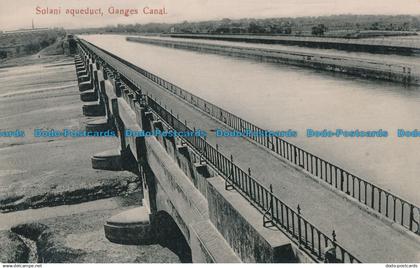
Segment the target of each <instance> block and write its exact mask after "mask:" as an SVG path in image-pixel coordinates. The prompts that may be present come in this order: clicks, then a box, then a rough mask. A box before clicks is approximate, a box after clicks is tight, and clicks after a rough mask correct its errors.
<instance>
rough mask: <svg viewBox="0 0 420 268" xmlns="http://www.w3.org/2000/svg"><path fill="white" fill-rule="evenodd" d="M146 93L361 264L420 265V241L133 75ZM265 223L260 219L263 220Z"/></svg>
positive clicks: (149, 82)
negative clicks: (225, 134)
mask: <svg viewBox="0 0 420 268" xmlns="http://www.w3.org/2000/svg"><path fill="white" fill-rule="evenodd" d="M134 75H135V76H137V77H136V80H137V81H139V82H140V84H141V85H142V89H143V90H144V91H145V93H146V92H148V93H149V94H152V95H153V97H157V98H158V100H160V101H161V102H162V105H163V106H164V105H167V107H170V109H172V111H173V113H174V114H178V115H179V117H180V119H182V120H186V121H187V122H188V125H189V126H190V127H196V128H199V129H202V130H205V131H207V132H208V133H209V136H208V138H207V141H208V142H209V143H210V144H212V145H215V144H216V143H217V144H218V145H219V150H220V151H221V152H222V153H223V154H225V155H226V156H229V155H231V154H232V155H233V156H234V162H235V163H236V164H237V165H238V166H239V167H241V168H242V169H244V170H246V169H247V168H251V170H252V174H253V176H254V177H255V178H258V179H259V180H260V181H261V182H262V183H263V184H264V185H266V186H268V185H269V184H273V189H274V192H275V194H276V195H277V196H279V197H280V199H281V200H282V201H284V202H285V203H286V204H288V205H289V206H291V207H294V208H296V207H297V205H298V204H299V205H300V207H301V209H302V214H303V215H304V217H305V218H306V219H308V220H309V221H310V222H312V223H313V224H315V226H317V227H318V228H320V230H321V231H323V232H324V233H326V234H331V232H332V230H335V231H336V233H337V240H338V241H339V243H340V244H341V245H342V246H344V247H345V248H346V249H347V250H348V251H349V252H350V253H352V254H354V255H355V256H356V257H358V258H359V259H360V260H361V261H363V262H419V261H420V240H419V239H418V238H417V237H414V235H411V234H410V235H407V234H406V233H405V232H403V231H401V230H398V229H397V228H394V227H392V226H390V225H389V224H388V223H385V222H383V221H382V220H380V219H379V218H377V217H375V216H372V215H370V214H369V213H368V212H366V211H365V210H363V209H361V208H360V207H359V206H358V205H356V204H355V203H354V202H352V201H349V200H347V199H346V198H344V197H342V196H340V195H338V194H336V193H335V192H333V191H332V190H330V189H328V188H326V186H325V185H322V184H320V183H319V182H317V181H315V180H314V179H312V178H310V177H309V176H308V175H306V174H304V173H303V172H300V171H298V170H296V169H295V168H294V167H292V166H291V165H289V164H286V163H285V162H283V161H282V160H280V159H279V157H278V156H276V155H274V154H272V153H271V152H269V151H268V150H266V149H264V148H262V147H261V146H259V145H256V144H255V143H253V142H251V141H249V140H247V139H244V138H221V137H215V135H214V134H213V133H211V132H212V131H213V130H214V129H217V128H219V129H225V130H227V128H226V127H225V126H224V125H223V124H222V123H220V122H219V121H217V120H215V119H213V118H211V117H209V116H208V115H206V114H204V113H203V112H201V111H198V110H197V109H195V108H194V107H193V106H192V105H190V104H187V103H186V102H184V101H182V100H181V99H179V98H178V97H176V96H174V95H172V94H170V93H168V92H167V91H164V90H163V89H158V88H157V85H156V84H154V83H152V82H151V81H150V80H148V79H146V78H144V77H143V76H141V75H140V74H134ZM261 222H262V218H261Z"/></svg>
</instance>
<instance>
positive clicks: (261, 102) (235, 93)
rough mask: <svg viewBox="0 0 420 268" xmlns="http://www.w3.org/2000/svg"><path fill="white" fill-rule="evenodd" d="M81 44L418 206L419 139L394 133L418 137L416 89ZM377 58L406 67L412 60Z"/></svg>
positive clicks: (173, 52) (177, 53)
mask: <svg viewBox="0 0 420 268" xmlns="http://www.w3.org/2000/svg"><path fill="white" fill-rule="evenodd" d="M83 38H84V39H86V40H87V41H90V42H92V43H93V44H95V45H98V46H100V47H101V48H104V49H106V50H108V51H110V52H112V53H115V54H116V55H118V56H120V57H122V58H124V59H126V60H128V61H130V62H132V63H134V64H136V65H138V66H140V67H142V68H144V69H146V70H148V71H150V72H152V73H154V74H156V75H158V76H160V77H162V78H164V79H166V80H168V81H170V82H172V83H174V84H176V85H178V86H180V87H181V88H184V89H186V90H188V91H190V92H192V93H194V94H196V95H198V96H200V97H202V98H204V99H206V100H208V101H210V102H212V103H214V104H216V105H218V106H220V107H222V108H224V109H226V110H228V111H230V112H232V113H234V114H236V115H238V116H240V117H242V118H244V119H245V120H248V121H250V122H252V123H254V124H256V125H257V126H260V127H261V128H265V129H270V130H288V129H294V130H297V131H298V137H297V138H289V139H288V140H289V141H290V142H292V143H294V144H297V145H299V146H300V147H302V148H303V149H305V150H307V151H309V152H312V153H313V154H315V155H318V156H320V157H322V158H324V159H325V160H328V161H330V162H332V163H334V164H336V165H338V166H340V167H342V168H344V169H346V170H348V171H350V172H352V173H354V174H355V175H358V176H359V177H361V178H364V179H366V180H368V181H370V182H373V183H375V184H377V185H378V186H380V187H382V188H384V189H388V190H390V191H392V192H393V193H395V194H397V195H399V196H401V197H402V198H405V199H408V200H409V201H411V202H414V203H415V204H417V205H418V204H419V203H420V196H419V195H418V189H420V179H419V174H420V157H418V151H419V150H420V137H419V138H399V137H397V130H398V129H405V130H414V129H419V130H420V117H419V116H418V115H419V114H420V90H419V88H415V87H405V86H403V85H399V84H394V83H387V82H380V81H371V80H365V79H361V78H360V79H359V78H355V77H348V76H345V75H338V74H330V73H326V72H321V71H317V70H312V69H304V68H299V67H293V66H286V65H279V64H272V63H265V62H258V61H254V60H249V59H240V58H233V57H227V56H220V55H213V54H206V53H198V52H192V51H186V50H178V49H171V48H166V47H160V46H153V45H146V44H140V43H134V42H127V41H126V40H125V36H120V35H90V36H83ZM283 48H284V46H282V49H283ZM334 53H340V54H342V53H344V52H341V51H340V52H338V51H336V52H334ZM349 56H354V53H352V54H350V53H349ZM375 57H376V56H375ZM382 57H384V58H386V57H390V59H391V58H392V60H393V61H398V62H405V61H406V62H407V63H413V58H412V57H411V58H410V57H404V56H395V55H394V56H382ZM308 128H311V129H315V130H323V129H331V130H335V129H338V128H340V129H344V130H355V129H359V130H379V129H382V130H386V131H388V133H389V136H388V137H387V138H343V137H341V138H308V137H306V130H307V129H308ZM244 153H246V152H244Z"/></svg>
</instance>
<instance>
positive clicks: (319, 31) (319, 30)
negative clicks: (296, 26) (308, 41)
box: [312, 24, 327, 36]
mask: <svg viewBox="0 0 420 268" xmlns="http://www.w3.org/2000/svg"><path fill="white" fill-rule="evenodd" d="M326 31H327V27H326V26H325V25H324V24H318V25H317V26H313V27H312V35H315V36H323V35H324V33H325V32H326Z"/></svg>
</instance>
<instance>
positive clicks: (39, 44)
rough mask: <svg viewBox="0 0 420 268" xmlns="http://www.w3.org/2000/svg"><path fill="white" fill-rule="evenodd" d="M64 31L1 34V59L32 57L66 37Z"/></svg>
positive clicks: (29, 31)
mask: <svg viewBox="0 0 420 268" xmlns="http://www.w3.org/2000/svg"><path fill="white" fill-rule="evenodd" d="M64 35H65V32H64V30H62V29H54V30H48V29H47V30H28V31H16V32H9V33H2V34H0V59H5V58H13V57H17V56H24V55H31V54H34V53H37V52H39V51H40V50H41V49H43V48H46V47H48V46H50V45H51V44H53V43H55V42H56V40H57V38H58V37H61V36H64Z"/></svg>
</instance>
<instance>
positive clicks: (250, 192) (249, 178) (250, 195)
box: [248, 168, 253, 203]
mask: <svg viewBox="0 0 420 268" xmlns="http://www.w3.org/2000/svg"><path fill="white" fill-rule="evenodd" d="M248 190H249V193H248V194H249V197H250V200H249V202H250V203H252V200H253V197H252V182H251V169H250V168H248Z"/></svg>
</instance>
